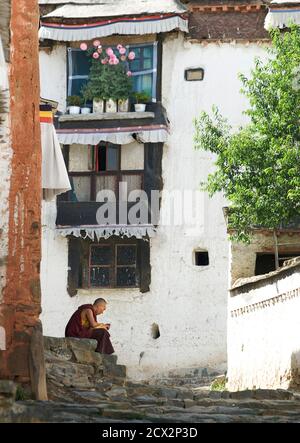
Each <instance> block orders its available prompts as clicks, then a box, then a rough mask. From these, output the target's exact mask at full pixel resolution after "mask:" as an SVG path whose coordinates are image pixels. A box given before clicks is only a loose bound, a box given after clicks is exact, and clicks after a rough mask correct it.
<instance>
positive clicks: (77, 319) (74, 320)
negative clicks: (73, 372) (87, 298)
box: [65, 305, 114, 354]
mask: <svg viewBox="0 0 300 443" xmlns="http://www.w3.org/2000/svg"><path fill="white" fill-rule="evenodd" d="M84 309H91V310H92V313H93V316H94V320H95V322H97V316H96V314H95V312H94V309H93V305H82V306H79V308H78V309H77V311H76V312H75V313H74V314H73V315H72V317H71V318H70V320H69V321H68V324H67V326H66V331H65V336H66V337H75V338H92V339H94V340H97V342H98V345H97V348H96V352H100V353H101V354H112V353H113V352H114V348H113V346H112V344H111V341H110V334H109V332H108V331H106V329H93V328H86V327H84V326H83V325H82V321H81V313H82V311H83V310H84Z"/></svg>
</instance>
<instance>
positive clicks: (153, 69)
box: [129, 42, 157, 101]
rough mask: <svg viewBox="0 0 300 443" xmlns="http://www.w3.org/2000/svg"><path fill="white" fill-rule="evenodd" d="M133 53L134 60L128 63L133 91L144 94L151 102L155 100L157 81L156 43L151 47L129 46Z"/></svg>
mask: <svg viewBox="0 0 300 443" xmlns="http://www.w3.org/2000/svg"><path fill="white" fill-rule="evenodd" d="M130 50H131V51H134V52H135V59H134V60H132V61H131V62H130V63H129V67H130V70H131V72H132V76H133V89H134V91H136V92H142V91H143V92H146V93H147V94H148V95H149V96H150V97H152V100H153V101H155V100H156V80H157V43H156V42H155V43H154V44H152V45H137V46H130Z"/></svg>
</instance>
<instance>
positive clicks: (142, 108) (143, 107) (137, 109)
mask: <svg viewBox="0 0 300 443" xmlns="http://www.w3.org/2000/svg"><path fill="white" fill-rule="evenodd" d="M134 109H135V112H145V111H146V105H145V104H144V103H136V104H135V105H134Z"/></svg>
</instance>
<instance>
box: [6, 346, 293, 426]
mask: <svg viewBox="0 0 300 443" xmlns="http://www.w3.org/2000/svg"><path fill="white" fill-rule="evenodd" d="M45 347H46V367H47V384H48V394H49V401H48V402H38V401H33V400H27V401H24V400H23V401H17V402H15V395H16V387H15V385H14V384H13V383H12V382H7V381H2V382H0V422H14V423H24V422H26V423H28V422H30V423H46V422H50V423H59V422H62V423H263V422H268V423H288V422H300V395H299V394H297V393H293V392H289V391H283V390H256V391H243V392H235V393H229V392H226V391H224V392H217V391H210V390H209V387H204V386H197V385H196V384H188V385H185V384H182V385H181V386H178V385H176V386H175V385H168V382H167V381H165V382H164V384H160V383H158V382H156V383H155V385H153V384H150V383H146V382H145V383H132V382H130V381H127V380H126V368H125V367H124V366H122V365H118V364H117V357H115V356H110V357H109V356H102V355H99V354H95V352H94V351H93V349H95V343H94V342H93V341H91V340H84V343H83V342H82V341H80V340H76V339H67V340H66V339H53V338H47V339H45ZM182 383H184V381H183V382H182Z"/></svg>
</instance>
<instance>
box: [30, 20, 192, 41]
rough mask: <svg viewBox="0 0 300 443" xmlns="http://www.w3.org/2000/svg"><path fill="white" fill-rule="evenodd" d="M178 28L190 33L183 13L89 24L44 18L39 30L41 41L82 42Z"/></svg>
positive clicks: (100, 21) (96, 21)
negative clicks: (51, 20)
mask: <svg viewBox="0 0 300 443" xmlns="http://www.w3.org/2000/svg"><path fill="white" fill-rule="evenodd" d="M175 29H178V30H180V31H183V32H188V20H187V18H186V17H185V16H183V15H181V14H159V15H147V16H143V17H114V18H111V19H104V20H95V21H93V22H89V23H83V24H82V23H81V24H69V23H53V22H50V21H48V20H47V17H44V18H43V19H42V21H41V28H40V31H39V37H40V39H49V40H56V41H67V42H71V41H82V40H92V39H94V38H98V37H99V38H101V37H107V36H109V35H113V34H121V35H144V34H156V33H160V32H169V31H173V30H175Z"/></svg>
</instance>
